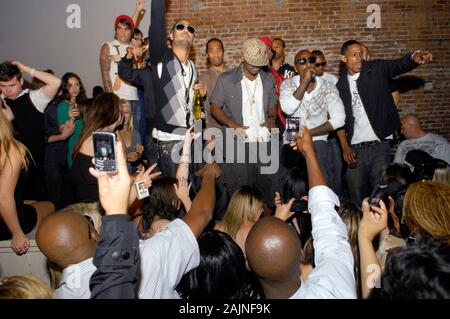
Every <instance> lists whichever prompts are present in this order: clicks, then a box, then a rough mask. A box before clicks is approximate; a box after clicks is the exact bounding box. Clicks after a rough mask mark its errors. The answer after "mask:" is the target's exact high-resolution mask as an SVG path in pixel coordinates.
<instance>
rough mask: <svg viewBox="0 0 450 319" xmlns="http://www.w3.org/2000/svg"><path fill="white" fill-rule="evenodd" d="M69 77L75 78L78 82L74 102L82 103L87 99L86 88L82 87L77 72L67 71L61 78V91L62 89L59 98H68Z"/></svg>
mask: <svg viewBox="0 0 450 319" xmlns="http://www.w3.org/2000/svg"><path fill="white" fill-rule="evenodd" d="M70 78H75V79H77V80H78V83H80V93H79V94H78V96H77V98H76V102H77V103H84V102H85V101H86V100H87V97H86V90H85V89H84V85H83V82H81V79H80V77H79V76H78V75H77V74H75V73H72V72H67V73H66V74H64V75H63V77H62V78H61V91H62V95H61V98H62V99H64V100H70V93H69V79H70Z"/></svg>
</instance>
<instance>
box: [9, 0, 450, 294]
mask: <svg viewBox="0 0 450 319" xmlns="http://www.w3.org/2000/svg"><path fill="white" fill-rule="evenodd" d="M143 6H144V1H143V0H137V3H136V11H135V13H134V15H133V17H130V16H127V15H121V16H118V17H117V18H116V19H115V21H114V30H115V34H114V39H113V40H111V41H107V42H105V43H104V44H103V45H102V47H101V48H100V70H101V76H102V80H103V84H102V86H98V87H96V88H95V89H94V92H93V93H94V94H93V96H92V98H90V99H88V97H87V93H86V90H85V88H84V86H83V81H82V79H81V78H80V76H78V75H77V74H76V73H74V72H67V73H66V74H64V75H63V76H62V77H61V78H59V77H57V76H56V75H55V74H53V73H54V72H52V71H51V70H47V71H39V70H36V69H34V68H32V67H29V66H27V65H25V64H23V63H22V62H19V61H6V62H4V63H2V64H0V91H1V100H0V103H1V105H0V109H1V111H0V240H11V249H12V250H13V251H14V252H15V253H16V254H17V255H24V254H26V253H27V251H28V249H29V247H30V239H35V240H36V243H37V245H38V247H39V249H40V251H41V252H42V253H43V254H44V255H45V256H46V257H47V259H48V263H49V268H50V269H51V272H52V273H53V274H57V275H54V276H52V288H50V287H48V286H46V285H45V284H44V283H42V282H40V281H39V280H38V279H36V278H33V277H30V276H25V275H26V274H24V276H4V277H0V298H52V297H55V298H61V299H68V298H93V299H102V298H140V299H144V298H151V299H159V298H167V299H179V298H182V299H210V298H215V299H263V298H269V299H288V298H290V299H302V298H316V299H319V298H328V299H334V298H348V299H355V298H450V285H449V280H448V278H449V276H450V246H449V245H450V167H449V163H450V144H449V143H448V141H447V140H446V139H445V138H443V137H441V136H439V135H437V134H433V133H429V132H426V131H425V130H424V128H423V127H422V124H421V122H420V119H419V118H418V117H417V116H416V115H414V114H407V115H404V116H403V117H401V118H400V117H399V114H398V111H397V104H398V92H395V88H393V85H392V82H393V79H394V78H395V77H396V76H398V75H401V74H404V73H407V72H409V71H411V70H413V69H415V68H417V67H419V66H421V65H425V64H427V63H429V62H431V61H432V59H433V56H432V54H431V53H430V52H429V51H427V50H423V49H418V50H415V51H413V52H412V53H407V54H406V55H404V56H403V57H400V58H398V59H395V60H382V59H375V60H373V59H371V58H370V54H369V48H367V47H366V46H365V45H364V44H363V43H361V42H359V41H356V40H348V41H346V42H345V43H343V44H342V47H341V52H340V54H341V64H342V70H341V71H340V74H339V75H338V76H336V75H333V74H331V73H328V72H326V66H327V59H326V56H325V54H324V53H323V52H322V51H320V50H319V49H320V48H314V49H315V50H308V49H300V50H299V51H298V53H297V54H296V55H295V58H294V61H293V66H291V65H290V64H289V63H288V61H286V56H285V53H284V51H285V47H286V45H288V44H286V43H285V41H284V40H283V39H281V38H274V39H271V38H269V37H266V36H262V37H261V38H251V39H247V40H246V41H245V42H244V43H243V44H242V63H241V64H240V65H237V66H235V67H229V66H227V65H226V63H225V61H224V51H225V46H224V43H223V42H222V41H221V40H220V39H219V38H212V39H210V40H208V41H207V43H206V45H205V49H206V52H205V53H206V58H207V62H208V69H207V70H205V71H203V72H199V71H198V70H197V68H196V65H195V62H194V61H192V60H190V59H189V57H190V51H191V48H192V45H193V43H194V39H195V35H196V31H197V30H196V28H195V26H194V25H193V24H192V23H191V21H189V20H187V19H180V20H178V21H177V22H176V23H175V24H174V25H173V27H172V28H171V29H170V32H169V34H168V35H167V34H166V32H165V13H166V4H165V1H152V3H151V24H150V27H149V32H148V38H146V39H144V34H143V32H142V31H140V30H139V29H138V28H137V26H138V24H139V22H140V20H141V19H142V15H143ZM24 73H25V74H28V75H30V76H31V77H32V78H33V87H31V88H30V89H24V79H23V74H24ZM198 94H200V95H201V99H202V100H203V101H204V108H203V109H202V119H198V118H196V116H194V104H195V100H196V99H197V95H198ZM295 121H298V122H295ZM287 123H289V126H288V127H287V128H286V125H287ZM292 123H299V125H298V127H297V126H295V125H291V124H292ZM199 125H200V126H199ZM199 127H201V129H199ZM95 132H111V133H114V134H115V135H116V138H117V141H118V142H117V144H116V146H115V151H116V156H115V157H116V165H117V172H116V173H114V174H110V173H105V172H102V171H100V170H98V169H96V168H95V165H94V162H95V161H94V158H95V152H94V143H93V137H92V135H93V133H95ZM398 133H401V134H402V135H403V136H404V141H402V142H401V143H400V144H399V145H398V147H397V149H396V152H395V156H393V152H392V147H393V146H396V145H397V144H396V142H397V136H398ZM199 150H200V153H201V154H202V156H200V157H201V158H200V159H199V158H197V157H196V154H197V153H198V151H199ZM204 154H206V155H205V156H203V155H204ZM268 154H270V159H271V160H272V161H276V162H277V165H276V169H275V170H266V171H265V170H264V169H265V168H267V165H268V161H267V159H268V156H269V155H268ZM272 164H273V163H272ZM143 189H148V193H149V196H148V197H145V196H144V197H145V198H142V194H141V192H142V190H143Z"/></svg>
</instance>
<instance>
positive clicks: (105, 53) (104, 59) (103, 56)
mask: <svg viewBox="0 0 450 319" xmlns="http://www.w3.org/2000/svg"><path fill="white" fill-rule="evenodd" d="M100 70H101V74H102V81H103V87H104V88H105V92H106V93H112V92H113V87H112V80H111V77H110V75H109V71H110V70H111V55H110V52H109V46H108V44H107V43H105V44H103V46H102V48H101V49H100Z"/></svg>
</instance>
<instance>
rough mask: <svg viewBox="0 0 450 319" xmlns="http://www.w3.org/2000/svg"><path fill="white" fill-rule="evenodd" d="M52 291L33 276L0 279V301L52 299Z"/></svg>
mask: <svg viewBox="0 0 450 319" xmlns="http://www.w3.org/2000/svg"><path fill="white" fill-rule="evenodd" d="M53 298H54V295H53V290H52V289H51V288H50V287H49V286H47V285H46V284H45V283H44V282H43V281H42V280H40V279H38V278H36V277H33V276H5V277H0V299H53Z"/></svg>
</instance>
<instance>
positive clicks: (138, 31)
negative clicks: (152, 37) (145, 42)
mask: <svg viewBox="0 0 450 319" xmlns="http://www.w3.org/2000/svg"><path fill="white" fill-rule="evenodd" d="M136 34H140V35H142V36H144V33H142V31H141V30H139V29H138V28H134V32H133V35H132V37H134V36H135V35H136Z"/></svg>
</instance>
